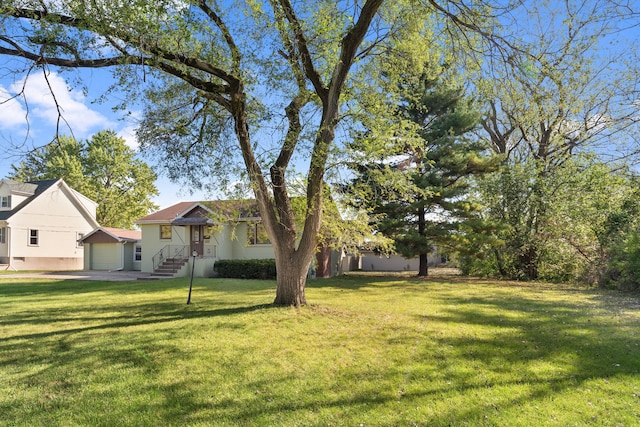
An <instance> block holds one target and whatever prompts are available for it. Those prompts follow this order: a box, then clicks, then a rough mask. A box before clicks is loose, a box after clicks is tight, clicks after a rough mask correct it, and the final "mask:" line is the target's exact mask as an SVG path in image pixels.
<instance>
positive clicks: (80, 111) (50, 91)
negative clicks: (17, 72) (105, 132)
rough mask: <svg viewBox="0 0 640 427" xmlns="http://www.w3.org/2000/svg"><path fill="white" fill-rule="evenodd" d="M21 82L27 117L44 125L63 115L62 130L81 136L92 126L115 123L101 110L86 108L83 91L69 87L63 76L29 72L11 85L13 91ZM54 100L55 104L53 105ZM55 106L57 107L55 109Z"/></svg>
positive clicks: (93, 127)
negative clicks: (26, 78)
mask: <svg viewBox="0 0 640 427" xmlns="http://www.w3.org/2000/svg"><path fill="white" fill-rule="evenodd" d="M23 86H24V98H25V99H26V102H27V104H26V106H24V105H23V106H22V107H23V108H26V109H27V110H28V114H29V116H30V121H31V122H35V121H40V122H41V123H42V124H43V125H46V126H56V122H57V121H58V118H59V115H60V116H61V117H62V119H63V120H62V121H61V128H60V132H61V133H71V132H73V134H74V135H75V136H76V137H78V138H83V137H85V136H87V135H88V134H89V133H90V131H91V130H92V129H95V128H96V127H99V128H101V129H106V128H110V127H114V123H113V122H111V121H110V120H109V119H107V117H105V116H104V115H102V114H101V113H100V112H98V111H96V110H93V109H91V108H89V106H88V105H87V99H86V96H85V94H84V93H82V92H81V91H79V90H74V89H70V88H69V87H68V86H67V84H66V82H65V81H64V79H63V78H62V77H60V76H59V75H58V74H56V73H48V74H47V75H46V78H45V74H44V73H43V72H39V73H35V74H32V75H31V76H29V77H28V81H26V82H25V81H24V80H22V81H19V82H16V83H14V84H13V85H11V86H10V91H11V92H12V93H18V92H19V91H20V90H21V89H22V87H23ZM56 104H57V105H56ZM58 108H59V110H60V111H58Z"/></svg>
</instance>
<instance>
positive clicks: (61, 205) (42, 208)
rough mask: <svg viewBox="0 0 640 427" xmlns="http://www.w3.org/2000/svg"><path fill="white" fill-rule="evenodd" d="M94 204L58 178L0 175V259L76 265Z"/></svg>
mask: <svg viewBox="0 0 640 427" xmlns="http://www.w3.org/2000/svg"><path fill="white" fill-rule="evenodd" d="M96 208H97V204H96V203H95V202H94V201H92V200H90V199H88V198H87V197H85V196H83V195H82V194H80V193H78V192H77V191H75V190H73V189H72V188H70V187H69V186H68V185H67V184H66V183H65V182H64V181H63V180H62V179H52V180H45V181H33V182H17V181H14V180H11V179H3V180H0V264H2V265H4V268H5V269H13V270H81V269H82V268H83V265H84V262H83V259H84V248H83V247H82V238H83V237H84V235H85V234H87V233H89V232H90V231H91V230H93V229H95V228H97V227H98V226H99V224H98V223H97V221H96Z"/></svg>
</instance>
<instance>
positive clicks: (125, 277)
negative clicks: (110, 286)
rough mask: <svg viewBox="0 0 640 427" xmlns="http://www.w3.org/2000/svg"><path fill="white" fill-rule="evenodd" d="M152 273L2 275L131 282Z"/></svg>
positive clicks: (144, 278)
mask: <svg viewBox="0 0 640 427" xmlns="http://www.w3.org/2000/svg"><path fill="white" fill-rule="evenodd" d="M150 277H151V274H150V273H141V272H140V271H98V270H88V271H45V272H33V271H16V272H15V273H6V274H5V273H2V274H0V280H2V279H34V278H40V279H60V280H70V279H76V280H101V281H103V282H108V281H111V282H127V281H131V280H146V279H150Z"/></svg>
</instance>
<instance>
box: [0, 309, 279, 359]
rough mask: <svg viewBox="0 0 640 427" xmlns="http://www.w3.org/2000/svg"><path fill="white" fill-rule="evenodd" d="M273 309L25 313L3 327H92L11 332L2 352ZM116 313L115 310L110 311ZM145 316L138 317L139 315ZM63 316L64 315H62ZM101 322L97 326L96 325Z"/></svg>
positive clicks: (9, 318) (1, 338)
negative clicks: (12, 344) (50, 340)
mask: <svg viewBox="0 0 640 427" xmlns="http://www.w3.org/2000/svg"><path fill="white" fill-rule="evenodd" d="M270 308H277V307H276V306H274V305H272V304H257V305H252V306H244V307H243V306H241V307H228V308H220V309H212V310H211V309H206V310H202V309H195V310H193V309H190V307H189V306H186V305H180V306H178V304H174V303H149V304H135V305H131V306H128V307H127V306H122V305H119V306H118V310H120V311H121V312H126V311H127V310H128V309H130V310H131V312H132V314H121V315H117V316H113V315H112V314H104V313H103V314H101V313H100V311H101V310H100V309H99V308H96V310H95V311H94V312H93V313H94V314H93V315H86V316H80V317H78V316H75V315H72V314H71V313H69V315H66V313H68V311H69V310H70V309H65V310H62V311H61V312H60V313H58V314H56V313H55V312H56V311H58V310H56V309H51V310H45V311H40V312H38V313H35V314H32V313H21V314H16V315H9V316H5V317H3V318H2V320H0V326H14V327H15V326H19V325H25V324H31V325H38V324H46V325H51V324H55V323H60V324H64V323H67V322H74V323H76V322H86V323H91V325H87V326H81V327H73V328H60V329H55V330H53V331H48V332H37V333H27V334H20V333H16V334H11V332H9V333H7V334H6V335H5V336H0V350H1V349H2V347H1V343H3V342H7V341H12V340H25V339H26V340H30V339H42V338H47V337H52V336H64V335H70V334H77V333H82V332H88V331H109V330H111V329H119V328H128V327H135V326H144V325H151V324H162V323H169V322H175V321H179V320H189V319H197V318H214V317H225V316H231V315H236V314H243V313H250V312H254V311H258V310H267V309H270ZM110 310H113V308H110ZM136 311H137V312H138V313H141V314H135V312H136ZM61 314H62V316H61ZM96 323H97V324H96Z"/></svg>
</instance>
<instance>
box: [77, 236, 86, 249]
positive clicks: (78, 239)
mask: <svg viewBox="0 0 640 427" xmlns="http://www.w3.org/2000/svg"><path fill="white" fill-rule="evenodd" d="M83 237H84V233H77V234H76V246H77V247H79V248H81V247H82V246H83V245H84V243H83V242H82V238H83Z"/></svg>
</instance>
